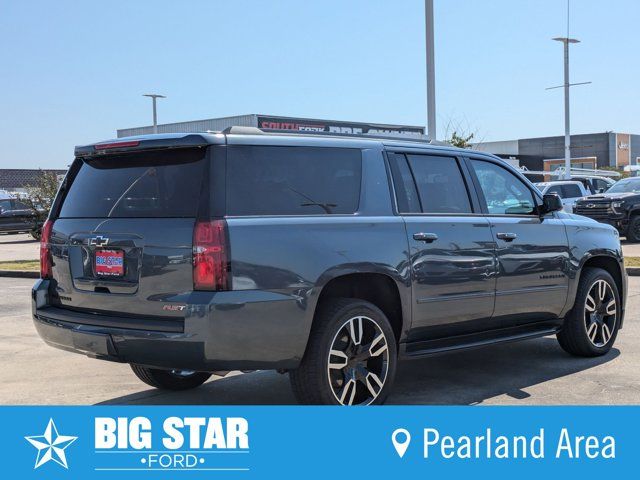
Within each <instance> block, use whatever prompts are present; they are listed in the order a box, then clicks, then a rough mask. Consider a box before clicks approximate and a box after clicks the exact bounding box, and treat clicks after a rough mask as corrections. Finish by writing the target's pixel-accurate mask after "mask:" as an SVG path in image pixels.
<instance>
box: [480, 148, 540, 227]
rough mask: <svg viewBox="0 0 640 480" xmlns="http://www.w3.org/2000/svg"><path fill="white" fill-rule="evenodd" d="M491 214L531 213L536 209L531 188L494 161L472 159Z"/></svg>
mask: <svg viewBox="0 0 640 480" xmlns="http://www.w3.org/2000/svg"><path fill="white" fill-rule="evenodd" d="M471 165H472V166H473V169H474V171H475V172H476V176H477V177H478V182H479V183H480V188H481V189H482V193H483V194H484V198H485V200H486V202H487V209H488V211H489V213H490V214H496V215H503V214H506V215H530V214H533V213H534V211H535V205H536V204H535V201H534V199H533V194H532V193H531V190H529V188H528V187H527V186H526V185H525V184H524V183H523V182H522V180H520V179H519V178H518V177H516V176H515V175H514V174H512V173H511V172H509V171H508V170H506V169H505V168H502V167H501V166H499V165H496V164H495V163H492V162H485V161H482V160H471Z"/></svg>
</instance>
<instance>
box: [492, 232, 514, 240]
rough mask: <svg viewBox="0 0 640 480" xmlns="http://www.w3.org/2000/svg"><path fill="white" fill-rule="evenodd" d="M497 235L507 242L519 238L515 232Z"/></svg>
mask: <svg viewBox="0 0 640 480" xmlns="http://www.w3.org/2000/svg"><path fill="white" fill-rule="evenodd" d="M496 237H498V238H499V239H500V240H504V241H505V242H513V241H514V240H515V239H516V238H518V235H517V234H515V233H497V234H496Z"/></svg>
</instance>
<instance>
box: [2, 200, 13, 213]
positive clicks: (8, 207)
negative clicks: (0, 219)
mask: <svg viewBox="0 0 640 480" xmlns="http://www.w3.org/2000/svg"><path fill="white" fill-rule="evenodd" d="M2 210H11V200H0V211H2Z"/></svg>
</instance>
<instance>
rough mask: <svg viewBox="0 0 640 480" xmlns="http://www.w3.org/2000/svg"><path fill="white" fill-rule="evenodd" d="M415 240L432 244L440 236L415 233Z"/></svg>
mask: <svg viewBox="0 0 640 480" xmlns="http://www.w3.org/2000/svg"><path fill="white" fill-rule="evenodd" d="M413 239H414V240H417V241H419V242H426V243H431V242H435V241H436V240H437V239H438V235H436V234H435V233H414V234H413Z"/></svg>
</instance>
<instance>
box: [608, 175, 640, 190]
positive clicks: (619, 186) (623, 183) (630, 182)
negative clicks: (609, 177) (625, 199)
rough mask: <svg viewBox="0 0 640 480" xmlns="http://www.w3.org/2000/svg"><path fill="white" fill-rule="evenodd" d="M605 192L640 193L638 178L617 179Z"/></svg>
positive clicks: (639, 180)
mask: <svg viewBox="0 0 640 480" xmlns="http://www.w3.org/2000/svg"><path fill="white" fill-rule="evenodd" d="M607 193H640V178H625V179H624V180H618V181H617V182H616V183H615V184H614V185H613V186H612V187H611V188H609V190H607Z"/></svg>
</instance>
